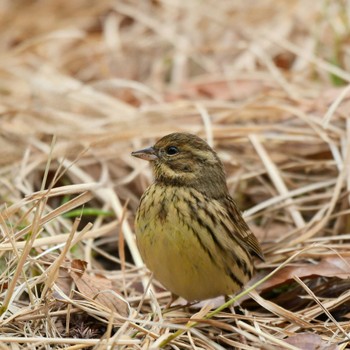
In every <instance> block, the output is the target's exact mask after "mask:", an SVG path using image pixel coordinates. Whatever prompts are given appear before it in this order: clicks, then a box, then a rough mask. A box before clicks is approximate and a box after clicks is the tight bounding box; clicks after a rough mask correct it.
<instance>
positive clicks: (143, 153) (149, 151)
mask: <svg viewBox="0 0 350 350" xmlns="http://www.w3.org/2000/svg"><path fill="white" fill-rule="evenodd" d="M131 155H132V156H134V157H137V158H141V159H144V160H148V161H152V160H156V159H158V156H157V152H156V150H155V149H154V148H153V147H149V148H145V149H141V150H139V151H135V152H131Z"/></svg>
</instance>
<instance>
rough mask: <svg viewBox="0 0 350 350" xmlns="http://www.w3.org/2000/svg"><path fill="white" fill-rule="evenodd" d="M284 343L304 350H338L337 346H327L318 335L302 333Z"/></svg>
mask: <svg viewBox="0 0 350 350" xmlns="http://www.w3.org/2000/svg"><path fill="white" fill-rule="evenodd" d="M284 341H285V342H286V343H288V344H290V345H294V346H296V347H298V348H300V349H303V350H337V349H338V347H337V345H335V344H327V343H326V342H325V341H322V338H321V337H320V336H319V335H317V334H312V333H300V334H296V335H293V336H291V337H289V338H287V339H284Z"/></svg>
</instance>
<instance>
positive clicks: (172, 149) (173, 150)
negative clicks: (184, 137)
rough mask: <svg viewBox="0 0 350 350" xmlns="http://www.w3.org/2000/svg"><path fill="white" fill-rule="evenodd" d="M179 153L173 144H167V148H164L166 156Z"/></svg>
mask: <svg viewBox="0 0 350 350" xmlns="http://www.w3.org/2000/svg"><path fill="white" fill-rule="evenodd" d="M177 153H179V149H178V148H177V147H175V146H169V147H168V148H167V149H166V154H167V155H168V156H173V155H175V154H177Z"/></svg>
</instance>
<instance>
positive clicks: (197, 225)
mask: <svg viewBox="0 0 350 350" xmlns="http://www.w3.org/2000/svg"><path fill="white" fill-rule="evenodd" d="M131 155H132V156H134V157H137V158H140V159H143V160H147V161H149V162H150V164H151V166H152V170H153V175H154V182H153V183H152V184H151V185H150V186H149V187H148V188H147V189H146V190H145V192H144V193H143V195H142V197H141V199H140V202H139V206H138V209H137V212H136V216H135V235H136V242H137V246H138V248H139V251H140V254H141V257H142V259H143V261H144V263H145V264H146V266H147V267H148V269H149V270H150V271H151V272H153V275H154V277H155V278H156V279H157V280H158V281H159V282H160V283H161V284H162V285H163V286H164V287H165V288H166V289H167V290H169V291H170V292H171V294H172V300H175V299H176V298H177V297H182V298H184V299H186V300H187V301H188V302H193V301H201V300H205V299H211V298H214V297H218V296H229V295H232V294H234V293H236V292H237V291H239V290H241V289H242V288H243V287H244V285H245V284H246V283H247V282H248V281H249V280H250V279H251V278H252V276H253V273H254V261H253V260H254V259H253V257H257V258H259V259H260V260H262V261H264V255H263V252H262V249H261V247H260V245H259V242H258V240H257V238H256V237H255V235H254V234H253V232H252V231H251V230H250V229H249V227H248V225H247V223H246V222H245V220H244V219H243V217H242V215H241V212H240V211H239V209H238V207H237V205H236V203H235V202H234V200H233V199H232V197H231V195H230V194H229V190H228V187H227V183H226V176H225V172H224V167H223V164H222V162H221V160H220V159H219V157H218V155H217V153H216V152H215V151H214V150H213V149H212V148H211V147H210V146H209V145H208V143H207V142H206V141H204V140H203V139H201V138H200V137H198V136H196V135H194V134H190V133H183V132H181V133H180V132H177V133H171V134H169V135H166V136H164V137H162V138H161V139H160V140H158V141H157V142H156V143H155V144H154V146H152V147H149V148H145V149H141V150H138V151H135V152H132V153H131Z"/></svg>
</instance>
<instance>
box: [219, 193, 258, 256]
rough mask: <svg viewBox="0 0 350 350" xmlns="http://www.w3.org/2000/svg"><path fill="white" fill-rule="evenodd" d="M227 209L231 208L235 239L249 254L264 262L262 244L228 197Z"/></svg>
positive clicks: (230, 214) (229, 213) (230, 215)
mask: <svg viewBox="0 0 350 350" xmlns="http://www.w3.org/2000/svg"><path fill="white" fill-rule="evenodd" d="M225 202H226V207H227V208H229V212H228V215H229V217H230V220H231V222H232V224H233V226H234V228H235V229H234V232H232V234H234V238H235V239H236V240H237V241H239V243H240V244H241V245H242V246H243V247H244V248H246V249H247V250H248V251H249V252H251V253H253V254H254V255H256V256H257V257H258V258H259V259H261V260H262V261H264V260H265V259H264V254H263V252H262V250H261V247H260V244H259V242H258V240H257V239H256V237H255V235H254V234H253V232H252V231H251V230H250V228H249V227H248V225H247V223H246V222H245V220H244V219H243V217H242V214H241V213H240V211H239V209H238V208H237V205H236V203H235V202H234V201H233V199H232V198H231V197H230V196H228V197H226V200H225Z"/></svg>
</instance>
